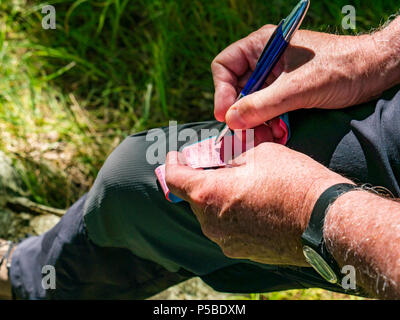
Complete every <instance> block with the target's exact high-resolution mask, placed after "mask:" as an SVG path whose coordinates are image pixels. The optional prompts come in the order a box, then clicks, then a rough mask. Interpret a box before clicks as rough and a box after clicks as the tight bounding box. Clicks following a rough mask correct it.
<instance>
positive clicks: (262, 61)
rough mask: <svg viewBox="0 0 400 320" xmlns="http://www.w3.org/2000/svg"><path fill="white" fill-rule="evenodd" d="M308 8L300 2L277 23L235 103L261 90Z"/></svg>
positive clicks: (219, 137)
mask: <svg viewBox="0 0 400 320" xmlns="http://www.w3.org/2000/svg"><path fill="white" fill-rule="evenodd" d="M309 6H310V0H301V1H300V2H299V3H298V4H297V5H296V7H295V8H294V9H293V10H292V12H291V13H290V14H289V16H288V17H287V18H286V19H284V20H282V21H281V22H280V23H279V25H278V26H277V28H276V29H275V31H274V33H273V34H272V36H271V37H270V39H269V41H268V43H267V45H266V46H265V48H264V50H263V51H262V53H261V55H260V57H259V58H258V62H257V65H256V68H255V70H254V72H253V73H252V75H251V76H250V79H249V80H248V81H247V83H246V86H245V87H244V89H243V90H242V92H241V93H240V94H239V96H238V98H237V100H236V101H238V100H239V99H241V98H243V97H244V96H247V95H249V94H251V93H253V92H256V91H258V90H260V89H261V88H262V86H263V85H264V83H265V81H266V80H267V78H268V76H269V75H270V74H271V72H272V70H273V68H274V67H275V65H276V64H277V63H278V61H279V59H280V58H281V56H282V54H283V53H284V52H285V50H286V48H287V47H288V45H289V42H290V40H291V39H292V37H293V35H294V34H295V32H296V31H297V30H298V29H299V27H300V25H301V23H302V22H303V19H304V17H305V15H306V13H307V11H308V8H309ZM284 116H285V115H284ZM229 130H230V129H229V127H228V126H227V125H226V126H225V127H224V129H222V131H221V132H220V133H219V135H218V136H217V138H216V140H215V144H218V143H219V142H220V141H221V140H222V138H223V137H224V136H225V135H226V133H227V132H228V131H229Z"/></svg>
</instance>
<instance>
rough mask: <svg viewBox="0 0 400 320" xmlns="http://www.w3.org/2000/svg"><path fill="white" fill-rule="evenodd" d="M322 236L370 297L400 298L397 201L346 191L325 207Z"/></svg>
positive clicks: (398, 211)
mask: <svg viewBox="0 0 400 320" xmlns="http://www.w3.org/2000/svg"><path fill="white" fill-rule="evenodd" d="M324 238H325V241H326V244H327V248H328V250H329V251H330V252H331V253H332V255H333V256H334V257H335V260H336V261H337V262H338V264H339V266H341V267H342V266H344V265H352V266H354V268H355V270H356V283H357V286H359V287H362V288H363V289H364V290H366V291H367V292H368V293H369V294H370V295H371V296H373V297H378V298H385V299H400V203H398V202H395V201H392V200H388V199H385V198H382V197H379V196H377V195H374V194H372V193H369V192H365V191H353V192H349V193H347V194H345V195H343V196H341V197H339V199H337V200H336V201H335V202H334V204H333V205H332V206H331V208H330V209H329V211H328V213H327V216H326V220H325V229H324Z"/></svg>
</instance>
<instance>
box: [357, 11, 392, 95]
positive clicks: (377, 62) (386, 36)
mask: <svg viewBox="0 0 400 320" xmlns="http://www.w3.org/2000/svg"><path fill="white" fill-rule="evenodd" d="M366 37H370V39H371V40H372V41H371V42H370V45H369V46H368V47H367V48H366V51H370V52H372V53H373V54H374V58H373V60H372V61H373V62H372V63H371V61H369V63H367V64H366V66H365V69H364V73H365V77H364V88H365V92H369V93H370V95H371V96H376V95H379V94H381V93H382V92H383V91H385V90H387V89H389V88H391V87H393V86H394V85H397V84H399V83H400V17H397V18H396V19H395V20H394V21H392V22H391V23H390V24H388V25H387V26H386V27H385V28H384V29H382V30H380V31H377V32H375V33H373V34H372V35H371V36H366ZM371 59H372V58H371Z"/></svg>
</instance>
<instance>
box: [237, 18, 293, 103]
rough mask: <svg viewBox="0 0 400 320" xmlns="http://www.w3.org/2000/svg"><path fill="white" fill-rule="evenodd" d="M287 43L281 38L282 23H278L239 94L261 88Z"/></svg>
mask: <svg viewBox="0 0 400 320" xmlns="http://www.w3.org/2000/svg"><path fill="white" fill-rule="evenodd" d="M288 44H289V43H288V42H286V41H285V39H284V38H283V30H282V24H280V25H279V26H278V27H277V30H276V31H275V36H274V39H272V41H270V42H269V43H268V45H267V46H268V47H267V48H266V49H265V51H264V54H263V56H262V57H261V59H260V60H259V61H258V63H257V66H256V69H255V70H254V72H253V74H252V75H251V77H250V79H249V81H248V82H247V84H246V86H245V87H244V89H243V90H242V93H241V94H242V95H243V96H246V95H249V94H251V93H253V92H255V91H258V90H260V89H261V88H262V86H263V85H264V83H265V81H266V80H267V78H268V76H269V75H270V74H271V72H272V70H273V68H274V67H275V66H276V64H277V63H278V61H279V59H280V58H281V57H282V54H283V52H284V51H285V49H286V48H287V46H288Z"/></svg>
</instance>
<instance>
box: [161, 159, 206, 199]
mask: <svg viewBox="0 0 400 320" xmlns="http://www.w3.org/2000/svg"><path fill="white" fill-rule="evenodd" d="M204 173H205V172H204V170H201V169H193V168H191V167H189V166H187V165H185V159H184V156H183V154H182V153H179V152H176V151H171V152H169V153H168V154H167V159H166V162H165V182H166V183H167V186H168V188H169V189H170V191H171V192H172V193H173V194H174V195H176V196H178V197H179V198H181V199H183V200H185V201H189V200H190V194H191V192H192V191H193V190H194V189H195V188H196V187H197V186H199V184H200V183H201V182H202V180H203V179H204Z"/></svg>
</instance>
